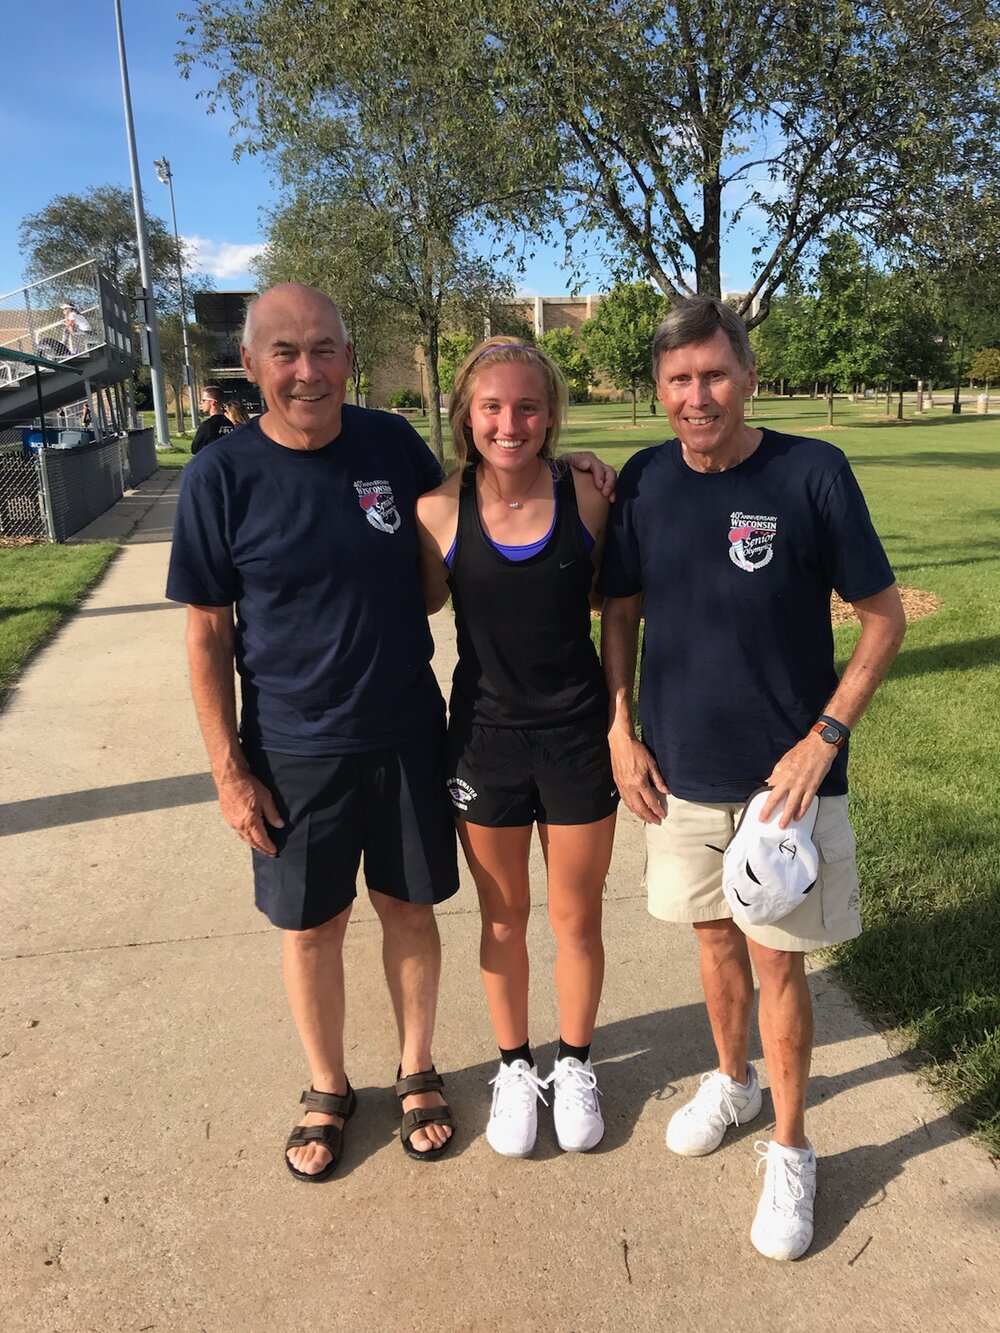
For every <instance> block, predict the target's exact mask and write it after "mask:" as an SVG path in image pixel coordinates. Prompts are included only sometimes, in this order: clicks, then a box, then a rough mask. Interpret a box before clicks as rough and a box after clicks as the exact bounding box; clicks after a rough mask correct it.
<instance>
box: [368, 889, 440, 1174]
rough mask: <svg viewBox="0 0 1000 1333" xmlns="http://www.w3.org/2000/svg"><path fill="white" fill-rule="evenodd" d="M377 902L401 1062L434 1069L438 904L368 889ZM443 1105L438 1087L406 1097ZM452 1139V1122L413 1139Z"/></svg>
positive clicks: (424, 1147)
mask: <svg viewBox="0 0 1000 1333" xmlns="http://www.w3.org/2000/svg"><path fill="white" fill-rule="evenodd" d="M368 892H369V897H370V898H371V900H372V906H373V907H374V908H375V911H376V912H377V913H378V917H379V920H380V921H381V923H382V965H383V967H384V968H385V979H386V981H387V982H388V985H389V994H390V996H391V997H392V1007H393V1011H394V1012H395V1015H396V1028H397V1031H398V1032H399V1052H400V1055H399V1063H400V1066H401V1068H402V1071H403V1074H404V1076H407V1075H410V1074H416V1073H419V1072H421V1071H422V1070H425V1069H430V1067H431V1065H432V1064H433V1063H434V1060H433V1057H432V1055H431V1042H432V1039H433V1036H434V1018H435V1015H436V1013H437V998H438V983H439V982H440V979H441V937H440V936H439V935H438V928H437V922H436V921H435V919H434V909H433V908H432V907H426V906H422V905H420V904H417V903H404V902H400V901H399V899H398V898H391V897H389V896H388V895H387V894H384V893H378V892H377V891H376V890H375V889H369V891H368ZM442 1105H444V1098H443V1097H442V1096H441V1094H440V1093H438V1092H421V1093H413V1094H412V1095H411V1096H409V1097H405V1098H404V1099H403V1103H402V1106H403V1110H404V1111H411V1110H413V1109H414V1108H415V1107H418V1106H421V1107H434V1106H442ZM450 1138H451V1128H450V1126H448V1125H427V1126H426V1127H425V1128H423V1129H418V1130H416V1131H415V1132H414V1134H413V1137H412V1138H411V1140H410V1143H411V1146H412V1147H414V1148H415V1149H416V1150H417V1152H427V1151H428V1150H429V1149H430V1148H437V1147H440V1145H441V1144H442V1143H446V1142H447V1141H448V1139H450Z"/></svg>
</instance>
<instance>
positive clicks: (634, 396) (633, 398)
mask: <svg viewBox="0 0 1000 1333" xmlns="http://www.w3.org/2000/svg"><path fill="white" fill-rule="evenodd" d="M635 399H636V391H635V385H633V386H632V425H633V426H634V425H635V424H636V417H635Z"/></svg>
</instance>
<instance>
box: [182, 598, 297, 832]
mask: <svg viewBox="0 0 1000 1333" xmlns="http://www.w3.org/2000/svg"><path fill="white" fill-rule="evenodd" d="M186 644H187V653H188V665H189V668H190V672H191V693H192V695H193V697H194V706H195V711H196V712H197V714H198V723H199V725H200V727H201V734H202V736H203V737H204V740H205V749H206V750H207V751H208V762H209V767H210V768H211V772H212V777H213V779H214V780H215V786H216V790H217V791H218V793H219V806H220V808H221V811H222V817H223V819H224V820H225V821H226V823H227V824H228V825H229V826H230V828H233V829H235V830H236V832H237V833H238V834H239V835H240V837H241V838H242V839H243V841H244V842H248V843H249V844H250V846H251V847H254V848H256V850H257V851H259V852H263V853H264V854H265V855H267V856H274V854H275V851H276V848H275V846H274V843H273V842H272V841H271V838H270V835H269V834H268V831H267V827H266V825H265V823H264V821H265V820H266V821H267V823H268V824H270V825H271V827H272V828H281V827H282V826H283V824H284V820H283V819H282V818H281V816H280V815H279V814H278V810H277V807H276V806H275V804H274V798H273V796H272V795H271V793H270V792H269V791H268V789H267V788H266V787H265V786H264V784H263V783H262V782H259V781H258V780H257V779H256V778H255V777H254V776H253V774H252V773H251V772H250V770H249V768H248V767H247V762H246V759H245V758H244V755H243V750H242V747H241V746H240V741H239V732H238V730H237V725H236V688H235V682H234V678H233V662H234V650H235V631H234V628H233V608H232V606H189V607H188V622H187V634H186Z"/></svg>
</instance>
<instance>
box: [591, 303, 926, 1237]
mask: <svg viewBox="0 0 1000 1333" xmlns="http://www.w3.org/2000/svg"><path fill="white" fill-rule="evenodd" d="M653 365H654V372H655V376H656V383H657V391H658V394H659V397H660V400H661V401H662V403H663V404H664V406H665V408H666V410H667V414H668V416H669V418H670V423H671V426H672V428H673V430H674V432H675V435H676V438H675V439H671V440H668V441H667V442H666V443H664V444H662V445H658V446H656V447H655V448H651V449H645V450H643V451H641V452H640V453H638V454H636V455H635V456H634V457H633V458H632V459H630V460H629V462H628V463H627V464H626V465H625V467H624V469H623V470H622V474H621V477H620V479H619V482H618V491H617V503H616V504H615V506H614V510H613V512H612V521H611V528H610V531H609V536H608V544H607V549H606V551H605V556H604V564H603V568H602V572H601V577H600V580H599V583H598V589H599V591H600V592H602V593H603V594H604V595H605V599H606V600H605V604H604V613H603V626H602V639H603V657H604V664H605V672H606V675H607V679H608V685H609V688H610V691H611V697H612V706H611V707H612V712H611V727H610V733H609V738H610V742H611V755H612V761H613V765H614V772H615V779H616V781H617V784H618V788H619V790H620V792H621V795H622V799H623V800H624V801H625V803H626V804H627V805H628V806H629V808H630V809H631V810H632V811H633V813H635V814H636V815H638V817H639V818H640V819H642V820H643V821H644V822H645V824H646V835H647V864H646V884H647V891H648V895H649V910H650V912H651V913H652V914H653V915H654V916H657V917H659V918H661V919H664V920H670V921H682V922H690V923H691V924H692V925H693V926H694V929H695V932H696V935H697V938H698V942H699V947H700V955H701V976H702V984H703V987H704V991H705V1001H706V1005H707V1008H708V1012H709V1018H710V1021H711V1027H712V1034H713V1037H714V1039H715V1043H716V1048H717V1052H718V1060H719V1064H718V1068H717V1069H716V1070H714V1071H712V1072H711V1073H709V1074H706V1075H705V1076H704V1078H703V1080H702V1083H701V1086H700V1089H699V1091H698V1093H697V1095H696V1096H695V1097H694V1099H693V1100H692V1101H690V1102H688V1103H687V1104H686V1105H685V1106H683V1107H682V1108H681V1109H680V1110H679V1111H677V1112H676V1113H675V1114H674V1116H673V1117H672V1118H671V1121H670V1123H669V1126H668V1128H667V1145H668V1147H670V1148H671V1149H672V1150H673V1151H674V1152H677V1153H680V1154H682V1155H684V1156H701V1155H703V1154H705V1153H709V1152H712V1151H713V1150H714V1149H715V1148H717V1147H718V1146H719V1144H720V1143H721V1142H722V1139H723V1137H724V1135H725V1132H726V1129H727V1128H728V1126H729V1125H731V1124H742V1123H744V1122H745V1121H747V1120H750V1119H752V1118H753V1117H754V1116H755V1115H757V1114H758V1112H759V1111H760V1108H761V1093H760V1087H759V1084H758V1082H757V1077H756V1072H755V1071H754V1068H753V1066H752V1065H750V1064H748V1062H747V1052H748V1042H749V1027H750V1017H751V1011H752V1007H753V978H752V972H751V962H752V964H753V967H754V968H755V969H756V971H757V976H758V978H759V982H760V1030H761V1041H762V1045H763V1049H764V1059H765V1062H766V1065H767V1071H768V1075H769V1077H770V1083H771V1090H772V1096H773V1100H774V1112H775V1131H774V1138H773V1140H772V1142H771V1143H770V1144H769V1145H768V1147H767V1151H766V1155H765V1159H766V1173H765V1183H764V1191H763V1194H762V1196H761V1200H760V1205H759V1207H758V1209H757V1213H756V1216H755V1218H754V1223H753V1227H752V1229H751V1240H752V1241H753V1244H754V1245H755V1246H756V1247H757V1249H758V1250H759V1251H760V1252H761V1253H763V1254H765V1255H768V1256H769V1257H771V1258H775V1259H795V1258H798V1257H799V1256H800V1255H801V1254H803V1253H805V1251H806V1249H807V1248H808V1246H809V1244H810V1242H811V1240H812V1234H813V1198H814V1195H815V1181H816V1159H815V1155H814V1153H813V1150H812V1146H811V1144H810V1143H809V1141H808V1139H807V1138H806V1136H805V1122H804V1117H805V1095H806V1080H807V1078H808V1072H809V1062H810V1056H811V1050H812V1008H811V1002H810V997H809V990H808V986H807V984H806V978H805V963H804V957H805V953H806V951H807V950H809V949H814V948H821V947H824V946H827V945H830V944H835V943H838V942H840V941H842V940H846V939H851V938H852V937H853V936H855V935H857V934H858V933H859V931H860V929H861V920H860V911H859V890H858V880H857V869H856V865H855V860H854V838H853V834H852V832H851V828H850V824H849V823H848V819H847V795H846V793H847V744H846V743H847V739H848V737H849V735H850V730H851V728H852V727H853V726H854V725H855V723H856V722H857V721H858V720H859V719H860V717H861V715H862V713H863V712H864V710H865V708H866V707H867V705H868V703H869V702H870V700H871V698H872V695H873V694H874V692H875V689H876V687H877V686H878V684H879V682H880V681H881V679H882V677H883V676H884V674H885V672H886V671H887V669H888V667H889V665H890V663H891V662H892V660H893V658H894V657H895V655H896V652H897V651H898V649H899V645H900V643H901V641H902V637H903V632H904V628H905V619H904V615H903V609H902V604H901V601H900V597H899V592H898V589H897V588H896V586H895V582H894V580H893V575H892V570H891V569H890V567H889V564H888V561H887V560H886V558H885V554H884V552H883V550H882V546H881V543H880V542H879V540H878V537H877V535H876V533H875V531H874V528H873V526H872V523H871V519H870V517H869V514H868V510H867V507H866V505H865V502H864V498H863V496H862V494H861V491H860V489H859V487H858V484H857V482H856V480H855V478H854V476H853V474H852V472H851V469H850V466H849V464H848V462H847V459H846V458H845V457H844V455H843V454H842V453H841V452H840V450H839V449H835V448H834V447H833V446H832V445H830V444H827V443H825V442H823V441H821V440H811V439H802V438H798V437H795V436H789V435H781V434H778V433H777V432H775V431H771V430H757V429H754V428H752V427H750V426H748V425H747V423H746V420H745V417H744V404H745V400H746V398H747V397H749V396H750V394H752V392H753V390H754V388H755V387H756V382H757V379H756V370H755V367H754V363H753V354H752V352H751V349H750V344H749V340H748V338H747V334H746V328H745V326H744V324H743V321H742V320H741V319H740V318H739V316H738V315H737V314H736V313H735V311H733V310H732V309H731V308H729V307H727V306H725V305H723V304H722V303H721V302H719V301H715V300H709V299H704V298H693V299H691V300H688V301H683V302H680V303H679V304H678V305H677V306H675V307H674V309H673V310H672V311H671V312H670V313H669V314H668V315H667V317H666V318H665V319H664V320H663V322H662V324H661V325H660V327H659V329H658V330H657V333H656V337H655V339H654V342H653ZM832 590H836V591H837V592H838V593H839V594H840V596H841V597H842V598H844V600H845V601H847V602H850V603H852V604H853V606H854V609H855V611H856V613H857V615H858V619H859V620H860V621H861V636H860V638H859V639H858V643H857V646H856V648H855V650H854V653H853V654H852V656H851V659H850V661H849V662H848V664H847V667H846V669H845V671H844V674H843V677H842V678H841V679H839V680H838V678H837V674H836V671H835V669H834V659H833V632H832V627H831V620H830V594H831V591H832ZM640 617H643V618H644V620H645V633H644V643H643V656H642V666H641V672H640V686H639V715H640V720H641V723H642V741H639V740H638V739H637V738H636V735H635V732H634V730H633V727H632V712H631V702H632V684H633V681H634V676H635V665H636V655H637V638H638V629H639V621H640ZM763 785H767V786H769V787H770V788H771V795H770V796H769V797H768V799H767V801H766V804H765V806H764V809H763V811H762V812H761V818H762V819H763V820H764V821H769V820H771V819H773V820H775V821H777V825H778V827H779V828H782V829H784V828H787V827H788V825H789V822H790V821H792V820H799V819H801V818H803V817H804V816H806V815H807V813H810V814H811V812H812V809H813V806H812V803H813V798H814V797H815V796H817V795H818V797H819V802H818V805H819V813H818V815H817V817H816V823H815V827H814V829H813V831H812V839H813V841H814V843H815V846H816V848H817V850H818V853H819V873H818V878H817V880H816V882H815V884H814V885H813V887H812V889H811V890H810V891H809V892H808V893H807V894H806V896H805V898H804V899H803V900H802V902H801V903H800V904H799V905H798V906H796V907H795V908H794V910H793V911H791V912H790V913H789V914H788V915H785V916H783V917H781V919H780V920H777V921H774V922H772V923H770V924H767V925H761V926H753V925H749V924H743V923H742V922H741V923H740V924H737V922H735V921H734V920H733V916H732V912H731V911H730V909H729V906H728V904H727V901H726V898H725V897H724V895H723V893H722V852H721V849H723V848H725V846H726V845H727V843H728V842H729V841H730V839H731V838H732V835H733V831H734V827H735V821H736V819H737V818H738V817H739V814H740V810H741V807H742V805H743V803H744V802H745V801H746V800H747V798H748V797H749V796H750V795H751V794H752V793H753V792H754V791H755V790H756V789H757V788H759V787H761V786H763Z"/></svg>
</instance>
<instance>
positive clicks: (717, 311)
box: [653, 296, 754, 379]
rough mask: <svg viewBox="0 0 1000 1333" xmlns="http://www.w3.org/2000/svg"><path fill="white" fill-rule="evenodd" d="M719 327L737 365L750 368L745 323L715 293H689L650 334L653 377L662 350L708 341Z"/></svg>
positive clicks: (668, 350)
mask: <svg viewBox="0 0 1000 1333" xmlns="http://www.w3.org/2000/svg"><path fill="white" fill-rule="evenodd" d="M719 329H721V330H722V332H723V333H724V334H725V335H726V337H727V338H728V339H729V344H730V346H731V347H732V349H733V351H734V352H735V353H736V357H737V360H738V361H739V363H740V365H741V366H742V367H743V368H744V370H749V369H750V367H751V366H752V365H753V364H754V354H753V348H752V347H751V346H750V339H749V337H748V335H747V326H746V325H745V324H744V323H743V320H742V319H741V318H740V316H739V315H738V314H737V313H736V311H735V310H734V309H733V307H732V306H731V305H726V304H725V302H724V301H719V300H717V299H716V298H715V297H714V296H690V297H688V298H687V299H686V300H683V301H678V302H677V304H676V305H675V306H673V308H672V309H671V310H670V311H669V313H668V314H667V315H666V316H665V317H664V318H663V319H662V320H661V321H660V325H659V327H658V328H657V330H656V332H655V333H654V335H653V378H654V379H657V378H658V376H659V370H660V358H661V357H662V356H663V355H664V353H665V352H674V351H676V350H677V348H678V347H691V346H693V345H695V344H696V343H707V342H710V341H711V339H712V338H714V337H715V335H716V332H717V331H718V330H719Z"/></svg>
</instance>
